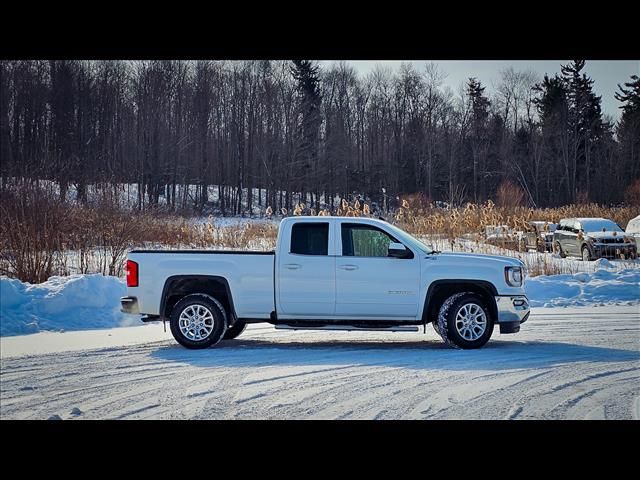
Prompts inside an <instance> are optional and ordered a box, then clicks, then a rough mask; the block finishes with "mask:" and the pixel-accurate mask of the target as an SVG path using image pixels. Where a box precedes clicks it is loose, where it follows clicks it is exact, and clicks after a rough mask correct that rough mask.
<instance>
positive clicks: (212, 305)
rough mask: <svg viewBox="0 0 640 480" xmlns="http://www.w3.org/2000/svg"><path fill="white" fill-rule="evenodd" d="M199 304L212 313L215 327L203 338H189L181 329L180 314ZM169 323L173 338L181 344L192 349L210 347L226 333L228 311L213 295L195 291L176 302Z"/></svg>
mask: <svg viewBox="0 0 640 480" xmlns="http://www.w3.org/2000/svg"><path fill="white" fill-rule="evenodd" d="M197 305H199V306H202V307H204V308H205V309H207V310H208V311H209V312H210V313H211V317H212V322H211V324H212V326H213V328H212V330H211V332H210V333H209V335H208V336H206V337H205V338H203V339H193V338H189V337H188V336H185V334H183V333H182V330H181V329H180V315H181V314H182V312H184V311H185V310H187V309H188V308H189V307H193V306H197ZM192 311H193V310H192ZM169 325H170V327H171V333H172V334H173V338H175V339H176V341H177V342H178V343H179V344H180V345H182V346H184V347H187V348H191V349H199V348H208V347H210V346H212V345H215V344H216V343H218V342H219V341H220V339H222V337H223V335H224V334H225V332H226V330H227V313H226V312H225V310H224V307H223V306H222V304H221V303H220V302H219V301H218V300H216V299H215V298H213V297H212V296H210V295H207V294H204V293H193V294H191V295H187V296H185V297H183V298H182V299H180V300H179V301H178V303H176V304H175V306H174V307H173V310H172V311H171V318H170V320H169ZM200 331H202V330H200ZM194 332H195V329H194Z"/></svg>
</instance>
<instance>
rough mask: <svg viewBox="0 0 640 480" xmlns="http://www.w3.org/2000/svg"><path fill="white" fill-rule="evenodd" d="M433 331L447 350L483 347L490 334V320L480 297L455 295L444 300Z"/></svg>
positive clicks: (464, 294)
mask: <svg viewBox="0 0 640 480" xmlns="http://www.w3.org/2000/svg"><path fill="white" fill-rule="evenodd" d="M437 322H438V326H437V327H435V329H436V332H438V334H439V335H440V336H441V337H442V340H444V343H445V344H446V345H448V346H451V347H456V348H463V349H472V348H480V347H482V346H484V345H485V344H486V343H487V342H488V341H489V338H491V334H492V333H493V318H492V317H491V314H490V312H489V309H488V308H487V305H486V303H485V301H484V299H483V298H482V297H480V295H478V294H476V293H473V292H463V293H456V294H454V295H451V296H450V297H449V298H447V299H446V300H445V301H444V303H443V304H442V306H441V307H440V312H439V313H438V320H437Z"/></svg>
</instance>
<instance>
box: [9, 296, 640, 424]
mask: <svg viewBox="0 0 640 480" xmlns="http://www.w3.org/2000/svg"><path fill="white" fill-rule="evenodd" d="M0 346H1V347H2V349H1V351H2V356H1V357H0V372H1V379H2V382H1V386H0V418H2V419H23V418H24V419H48V418H62V419H96V418H100V419H105V418H112V419H116V418H126V419H136V418H138V419H139V418H155V419H168V418H172V419H197V418H211V419H214V418H215V419H236V418H242V419H250V418H255V419H270V418H274V419H275V418H277V419H338V418H344V419H355V418H358V419H442V418H456V419H463V418H464V419H531V418H535V419H574V418H576V419H577V418H588V419H602V418H606V419H640V312H639V310H638V307H637V306H617V307H590V308H584V307H578V308H534V309H533V312H532V315H531V318H530V320H529V321H528V322H527V323H525V324H524V325H523V327H522V330H521V331H520V333H518V334H515V335H499V334H498V332H497V331H496V332H495V333H494V337H493V339H492V340H491V341H490V342H489V343H488V344H487V345H486V346H485V347H484V348H482V349H480V350H472V351H461V350H452V349H448V348H445V347H444V346H443V345H442V343H441V341H440V339H439V337H437V335H436V334H435V332H434V331H433V329H432V328H431V327H430V326H428V327H427V334H426V335H424V334H423V333H422V332H420V333H365V332H357V333H355V332H351V333H349V332H289V331H277V330H275V329H274V328H273V327H272V326H269V325H253V326H250V328H248V329H247V331H246V332H245V333H244V334H243V335H242V336H241V337H240V338H239V339H237V340H230V341H225V342H222V343H221V344H219V345H218V346H217V347H216V348H211V349H207V350H196V351H194V350H187V349H185V348H182V347H180V346H179V345H178V344H177V343H175V342H174V341H173V340H172V339H171V336H170V333H168V332H167V333H164V332H163V329H162V325H161V324H155V325H147V326H141V327H128V328H118V329H111V330H106V329H105V330H97V331H83V332H65V333H39V334H36V335H28V336H15V337H4V338H2V339H0Z"/></svg>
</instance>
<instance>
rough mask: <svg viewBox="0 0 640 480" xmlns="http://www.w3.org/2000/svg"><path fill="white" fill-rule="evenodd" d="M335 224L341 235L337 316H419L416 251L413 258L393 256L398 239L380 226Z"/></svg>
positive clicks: (337, 282)
mask: <svg viewBox="0 0 640 480" xmlns="http://www.w3.org/2000/svg"><path fill="white" fill-rule="evenodd" d="M335 226H336V229H335V230H336V232H337V234H338V235H339V238H338V242H337V245H336V250H337V253H338V256H337V257H336V270H335V276H336V316H339V317H351V318H356V319H363V320H370V319H371V320H375V319H383V318H398V319H401V318H402V319H413V318H415V317H416V316H417V314H418V294H419V290H420V288H419V283H420V258H419V257H418V256H417V255H416V254H415V253H413V252H411V253H412V258H395V257H389V256H388V247H389V243H391V242H392V241H393V242H398V240H397V239H395V238H393V237H392V236H391V235H390V234H389V233H387V232H385V231H384V230H382V229H380V228H378V227H377V226H374V225H368V224H362V223H348V222H344V223H342V222H336V224H335ZM405 247H407V246H406V245H405ZM407 248H408V247H407ZM409 251H410V250H409Z"/></svg>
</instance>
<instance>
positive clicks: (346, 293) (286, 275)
mask: <svg viewBox="0 0 640 480" xmlns="http://www.w3.org/2000/svg"><path fill="white" fill-rule="evenodd" d="M523 281H524V266H523V264H522V262H520V261H519V260H516V259H513V258H508V257H498V256H489V255H475V254H462V253H441V252H438V251H434V250H432V249H431V248H430V247H429V246H427V245H425V244H423V243H422V242H420V241H419V240H417V239H415V238H414V237H412V236H411V235H409V234H408V233H406V232H404V231H402V230H401V229H399V228H397V227H395V226H393V225H391V224H389V223H387V222H385V221H382V220H377V219H372V218H354V217H291V218H285V219H283V220H282V222H281V223H280V228H279V231H278V240H277V244H276V250H275V252H273V251H272V252H249V251H243V252H234V251H209V250H133V251H131V252H130V253H129V256H128V259H127V294H128V295H127V296H126V297H123V298H122V299H121V303H122V310H123V311H124V312H127V313H141V314H143V315H144V316H143V318H142V320H143V321H154V320H163V321H166V320H168V321H169V322H170V326H171V332H172V334H173V336H174V337H175V339H176V340H177V341H178V342H179V343H180V344H182V345H184V346H185V347H188V348H206V347H209V346H211V345H214V344H216V343H217V342H218V341H219V340H221V339H232V338H235V337H237V336H238V335H240V334H241V333H242V331H243V330H244V329H245V327H246V325H247V324H248V323H258V322H267V323H271V324H273V325H275V327H276V328H284V329H314V330H316V329H322V330H354V331H357V330H369V331H371V330H374V331H414V332H415V331H417V330H418V326H419V325H422V326H423V327H424V328H426V324H427V323H432V324H433V326H434V328H435V330H436V332H437V333H438V334H439V335H440V336H441V337H442V339H443V340H444V342H445V343H446V344H447V345H451V346H455V347H460V348H465V349H466V348H479V347H482V346H483V345H484V344H485V343H487V341H488V340H489V338H490V337H491V334H492V333H493V328H494V325H495V324H496V323H497V324H498V325H499V326H500V333H516V332H518V331H519V330H520V324H521V323H524V322H525V321H526V320H527V318H528V317H529V303H528V301H527V297H526V296H525V294H524V290H523V287H522V284H523Z"/></svg>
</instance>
